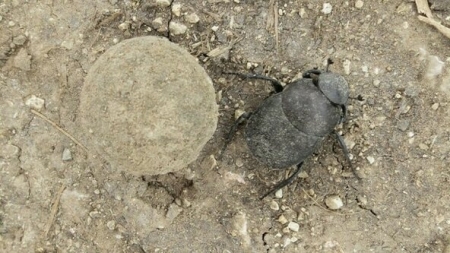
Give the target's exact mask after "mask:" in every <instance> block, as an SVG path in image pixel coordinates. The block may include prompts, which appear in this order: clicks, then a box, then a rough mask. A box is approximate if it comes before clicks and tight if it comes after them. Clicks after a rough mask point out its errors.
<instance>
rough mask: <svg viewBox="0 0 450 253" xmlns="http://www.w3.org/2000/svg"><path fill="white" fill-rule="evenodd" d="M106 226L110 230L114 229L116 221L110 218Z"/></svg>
mask: <svg viewBox="0 0 450 253" xmlns="http://www.w3.org/2000/svg"><path fill="white" fill-rule="evenodd" d="M106 226H107V227H108V229H109V230H114V229H115V228H116V222H115V221H113V220H110V221H108V222H107V223H106Z"/></svg>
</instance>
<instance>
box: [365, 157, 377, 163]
mask: <svg viewBox="0 0 450 253" xmlns="http://www.w3.org/2000/svg"><path fill="white" fill-rule="evenodd" d="M367 161H369V164H373V163H374V162H375V158H374V157H373V156H368V157H367Z"/></svg>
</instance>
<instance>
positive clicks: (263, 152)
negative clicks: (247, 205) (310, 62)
mask: <svg viewBox="0 0 450 253" xmlns="http://www.w3.org/2000/svg"><path fill="white" fill-rule="evenodd" d="M330 64H332V61H331V60H329V61H328V65H330ZM229 74H236V75H239V76H241V77H245V78H254V79H264V80H269V81H271V82H272V85H273V86H274V89H275V91H276V93H275V94H274V95H272V96H269V97H268V98H266V99H265V100H264V101H263V102H262V103H261V105H260V106H259V107H258V108H257V109H256V110H255V111H254V112H253V113H245V114H243V115H242V116H241V117H240V118H239V119H238V120H237V121H236V123H235V124H234V126H233V128H232V129H231V131H230V133H229V135H228V137H227V140H226V143H225V146H224V148H223V149H222V153H223V151H224V150H225V148H226V146H227V145H228V143H229V142H230V141H231V139H232V137H233V135H234V134H235V132H236V130H237V126H238V125H239V124H241V123H243V122H244V121H245V120H247V121H248V122H247V125H246V128H245V139H246V142H247V146H248V147H249V149H250V151H251V152H252V154H253V155H254V156H255V157H256V158H257V159H258V160H259V161H261V162H263V163H265V164H267V165H269V166H270V167H272V168H278V169H280V168H288V167H290V166H292V165H297V171H296V172H295V173H294V174H293V175H291V176H290V177H289V178H288V179H286V180H284V181H282V182H281V183H279V184H278V185H277V186H276V187H275V188H274V189H273V190H271V191H270V192H268V193H266V194H265V195H263V197H262V198H264V197H265V196H267V195H269V194H271V193H272V192H274V191H276V190H278V189H280V188H282V187H284V186H285V185H287V184H289V183H290V182H291V181H292V180H293V179H294V178H295V176H296V175H297V174H298V173H299V172H300V169H301V167H302V164H303V161H304V160H305V159H306V158H308V157H309V156H310V155H311V154H312V153H313V152H314V151H315V150H316V149H317V148H318V146H319V145H320V144H321V143H322V140H323V139H324V138H325V137H326V136H328V135H330V134H331V133H334V134H335V135H336V137H337V139H338V141H339V143H340V144H341V146H342V148H343V149H344V153H345V155H346V158H347V160H348V161H350V159H349V158H348V150H347V147H346V146H345V143H344V142H343V140H342V137H341V136H339V135H338V134H337V133H336V132H335V131H334V129H335V127H336V125H338V124H339V123H341V122H343V121H344V120H345V116H346V113H347V100H348V97H349V91H348V84H347V81H346V80H345V79H344V78H343V77H342V76H340V75H338V74H336V73H332V72H330V71H328V66H327V69H326V71H320V70H317V69H313V70H309V71H307V72H305V74H303V78H301V79H299V80H296V81H294V82H292V83H289V84H287V85H286V87H283V86H282V85H281V83H280V82H278V81H277V80H275V79H272V78H269V77H265V76H259V75H244V74H239V73H229ZM355 176H357V175H356V174H355ZM357 177H358V176H357ZM358 178H359V177H358Z"/></svg>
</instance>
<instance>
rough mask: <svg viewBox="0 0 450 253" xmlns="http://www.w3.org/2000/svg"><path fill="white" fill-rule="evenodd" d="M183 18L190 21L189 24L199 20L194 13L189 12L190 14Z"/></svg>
mask: <svg viewBox="0 0 450 253" xmlns="http://www.w3.org/2000/svg"><path fill="white" fill-rule="evenodd" d="M185 19H186V21H187V22H188V23H191V24H196V23H198V21H200V18H199V17H198V15H197V14H195V13H191V14H189V15H187V16H186V18H185Z"/></svg>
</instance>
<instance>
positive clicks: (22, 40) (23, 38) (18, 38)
mask: <svg viewBox="0 0 450 253" xmlns="http://www.w3.org/2000/svg"><path fill="white" fill-rule="evenodd" d="M25 42H27V37H26V36H25V35H23V34H21V35H18V36H16V37H14V38H13V43H14V44H16V45H17V46H22V45H23V44H25Z"/></svg>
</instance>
